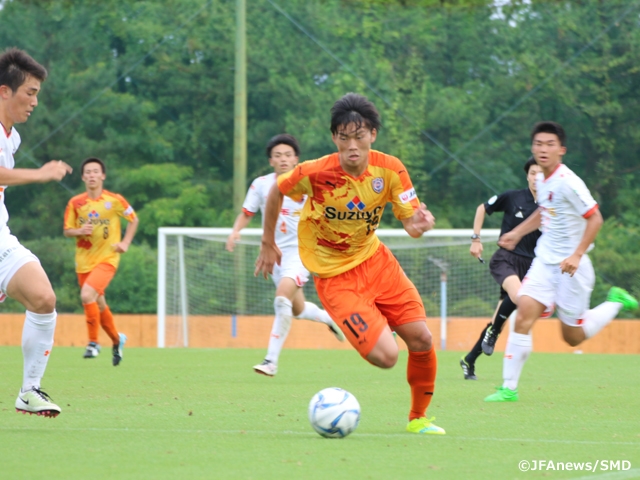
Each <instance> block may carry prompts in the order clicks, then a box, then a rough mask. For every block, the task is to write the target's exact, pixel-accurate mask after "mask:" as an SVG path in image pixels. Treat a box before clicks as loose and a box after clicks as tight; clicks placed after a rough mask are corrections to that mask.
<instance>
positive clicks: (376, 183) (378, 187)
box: [371, 177, 384, 193]
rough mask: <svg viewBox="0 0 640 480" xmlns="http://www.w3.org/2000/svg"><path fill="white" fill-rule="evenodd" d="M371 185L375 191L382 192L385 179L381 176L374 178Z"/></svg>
mask: <svg viewBox="0 0 640 480" xmlns="http://www.w3.org/2000/svg"><path fill="white" fill-rule="evenodd" d="M371 187H372V188H373V191H374V192H376V193H380V192H381V191H382V189H383V188H384V180H383V179H382V178H381V177H376V178H374V179H373V180H371Z"/></svg>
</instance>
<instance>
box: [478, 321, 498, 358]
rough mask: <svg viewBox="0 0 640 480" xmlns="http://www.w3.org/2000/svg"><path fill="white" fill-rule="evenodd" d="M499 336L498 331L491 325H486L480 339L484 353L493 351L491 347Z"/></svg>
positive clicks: (489, 353) (487, 353)
mask: <svg viewBox="0 0 640 480" xmlns="http://www.w3.org/2000/svg"><path fill="white" fill-rule="evenodd" d="M499 336H500V332H498V331H497V330H496V329H495V328H493V325H489V326H488V327H487V331H486V332H485V334H484V338H483V339H482V351H483V352H484V354H485V355H491V354H492V353H493V349H494V348H495V346H496V340H498V337H499Z"/></svg>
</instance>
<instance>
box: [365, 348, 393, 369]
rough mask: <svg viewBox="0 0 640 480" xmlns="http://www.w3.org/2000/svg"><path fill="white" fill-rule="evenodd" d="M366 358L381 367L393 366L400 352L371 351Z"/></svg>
mask: <svg viewBox="0 0 640 480" xmlns="http://www.w3.org/2000/svg"><path fill="white" fill-rule="evenodd" d="M365 360H367V361H368V362H369V363H370V364H372V365H374V366H376V367H379V368H385V369H386V368H392V367H393V366H394V365H395V364H396V363H397V362H398V352H396V353H395V354H394V353H393V352H371V353H370V354H369V355H367V356H366V357H365Z"/></svg>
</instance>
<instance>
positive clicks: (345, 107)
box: [331, 93, 382, 135]
mask: <svg viewBox="0 0 640 480" xmlns="http://www.w3.org/2000/svg"><path fill="white" fill-rule="evenodd" d="M350 123H355V125H356V129H358V128H361V127H362V126H363V125H364V126H365V127H367V128H369V129H370V130H373V129H375V130H376V131H378V130H380V127H382V124H381V122H380V114H379V113H378V110H377V109H376V106H375V105H374V104H373V102H371V101H370V100H369V99H368V98H367V97H365V96H363V95H358V94H357V93H347V94H346V95H345V96H344V97H342V98H341V99H340V100H338V101H337V102H336V103H334V104H333V107H331V133H333V134H334V135H335V134H336V133H338V127H345V126H347V125H349V124H350Z"/></svg>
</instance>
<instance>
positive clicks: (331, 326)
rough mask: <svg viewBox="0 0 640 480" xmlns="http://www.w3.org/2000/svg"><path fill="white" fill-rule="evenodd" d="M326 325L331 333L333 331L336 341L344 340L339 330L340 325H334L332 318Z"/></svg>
mask: <svg viewBox="0 0 640 480" xmlns="http://www.w3.org/2000/svg"><path fill="white" fill-rule="evenodd" d="M328 327H329V330H331V333H333V334H334V335H335V336H336V338H337V339H338V341H340V342H344V340H345V336H344V333H342V330H340V327H338V325H336V322H334V321H333V320H332V321H331V324H329V325H328Z"/></svg>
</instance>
